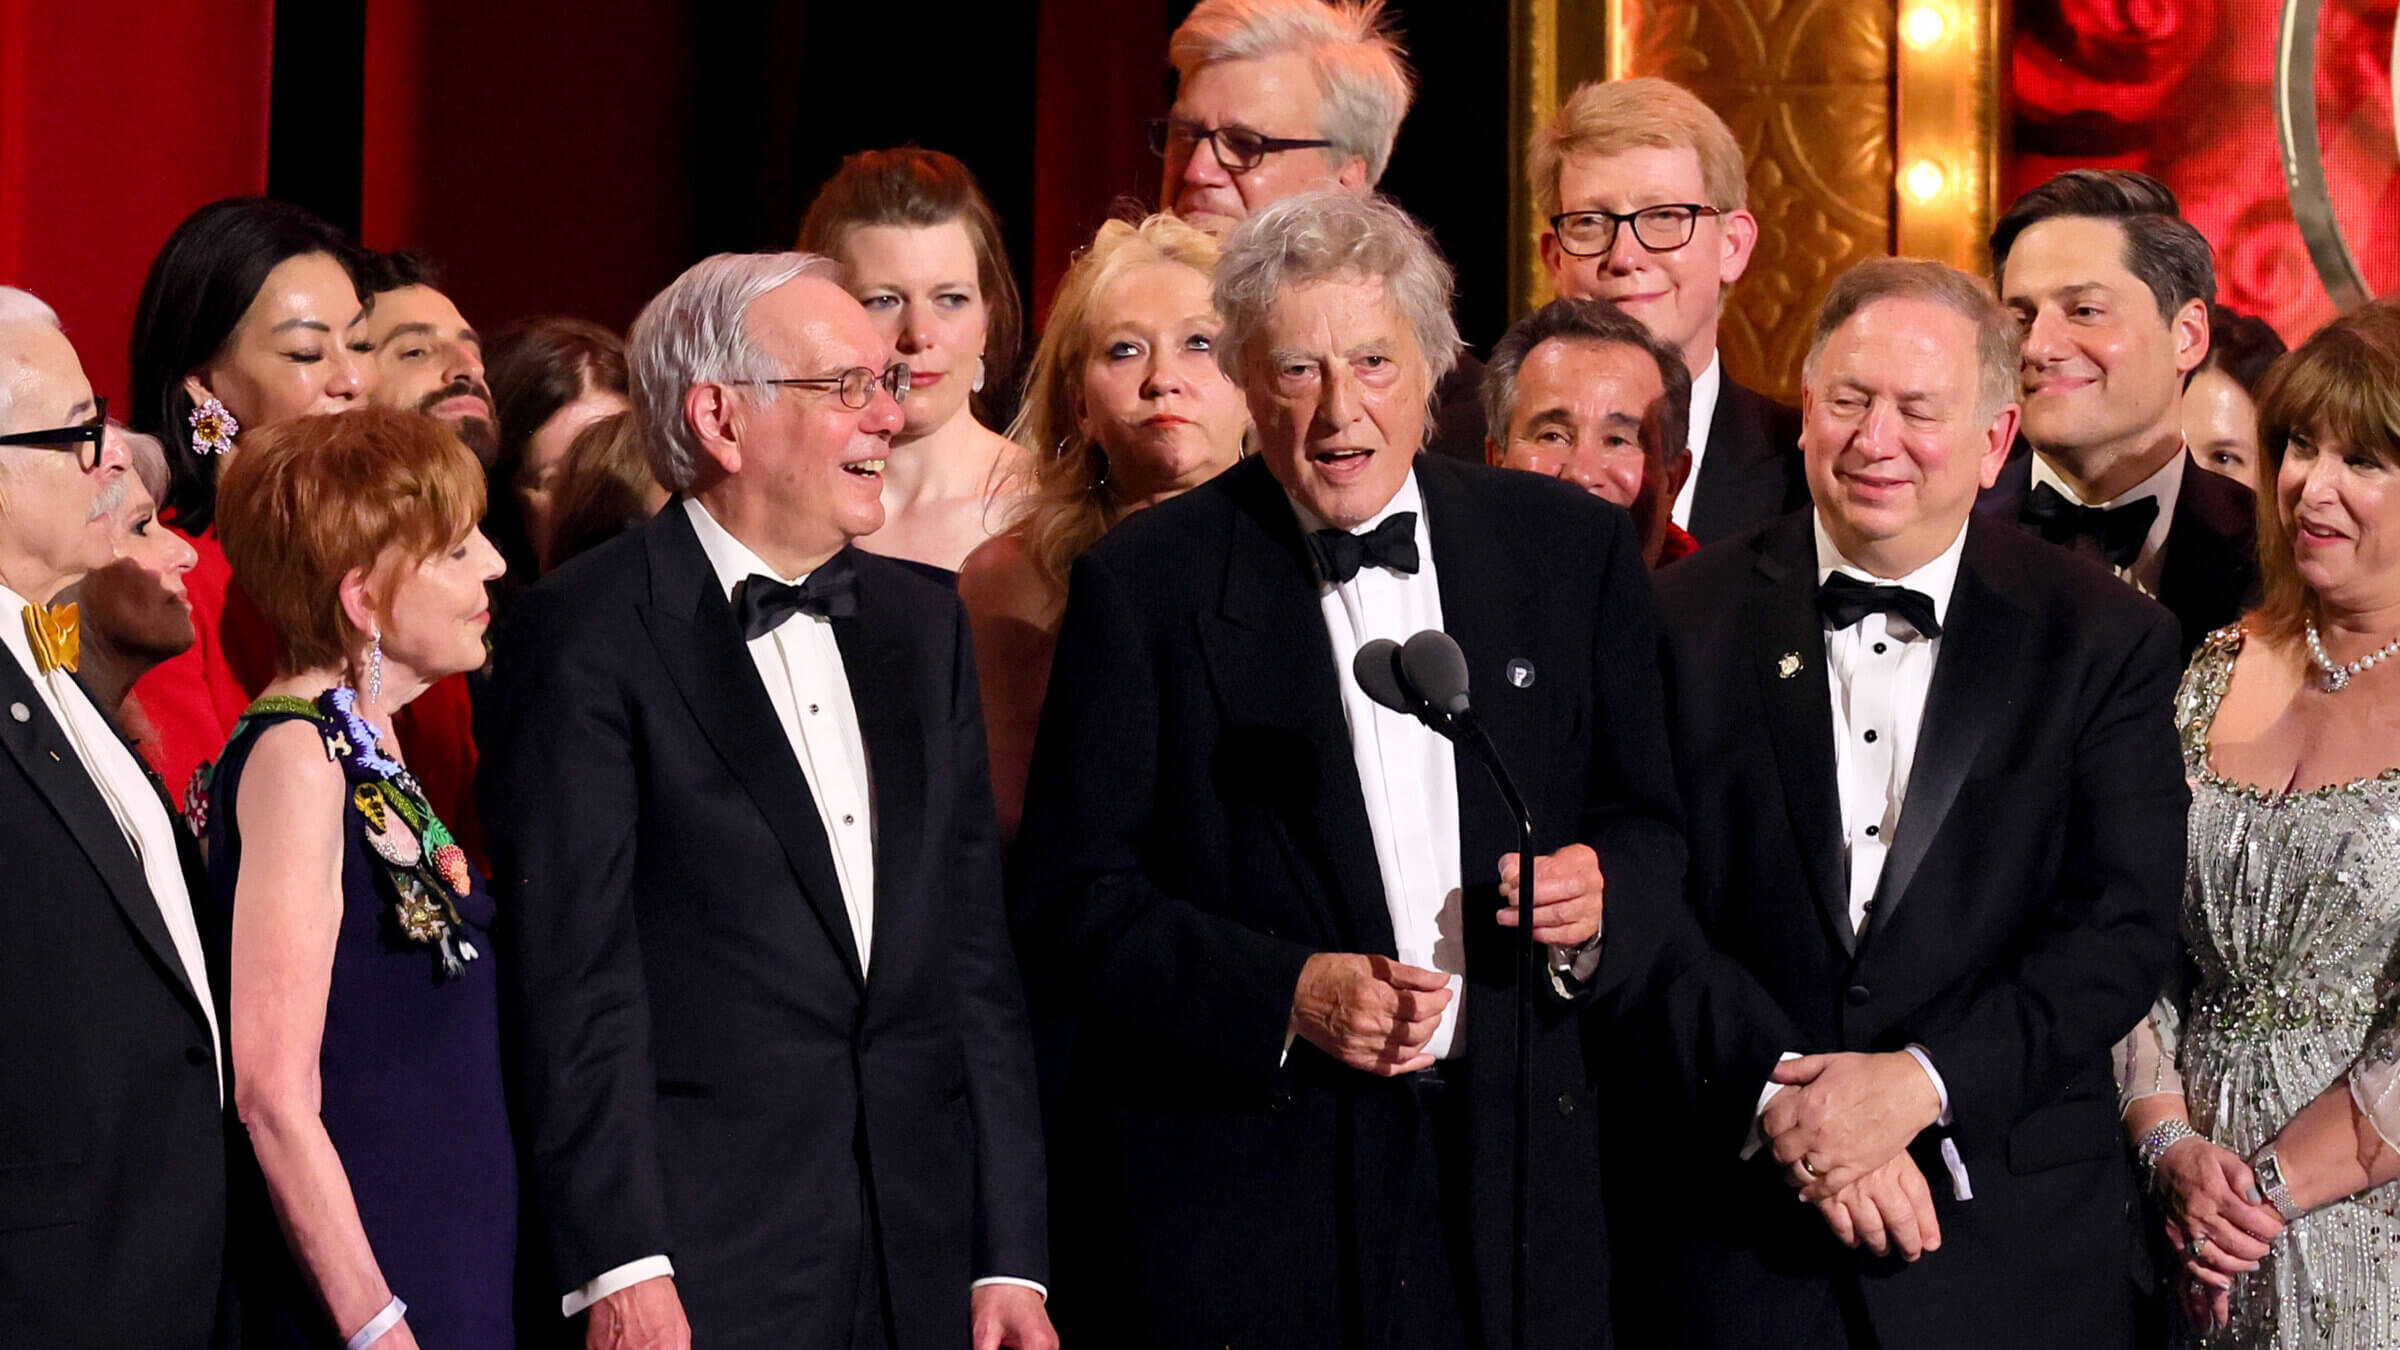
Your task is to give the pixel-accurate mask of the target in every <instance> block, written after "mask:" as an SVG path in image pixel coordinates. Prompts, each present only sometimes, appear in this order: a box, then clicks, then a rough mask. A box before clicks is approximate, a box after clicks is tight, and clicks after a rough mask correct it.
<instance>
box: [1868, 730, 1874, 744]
mask: <svg viewBox="0 0 2400 1350" xmlns="http://www.w3.org/2000/svg"><path fill="white" fill-rule="evenodd" d="M1874 743H1875V733H1874V732H1872V731H1869V732H1868V733H1867V744H1869V745H1873V744H1874Z"/></svg>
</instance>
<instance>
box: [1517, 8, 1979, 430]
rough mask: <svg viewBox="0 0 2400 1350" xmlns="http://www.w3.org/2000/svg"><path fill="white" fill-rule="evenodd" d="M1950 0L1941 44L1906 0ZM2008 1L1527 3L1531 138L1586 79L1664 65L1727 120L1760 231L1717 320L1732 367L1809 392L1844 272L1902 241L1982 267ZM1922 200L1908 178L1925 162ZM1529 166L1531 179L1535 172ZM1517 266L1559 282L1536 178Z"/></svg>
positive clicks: (1531, 276)
mask: <svg viewBox="0 0 2400 1350" xmlns="http://www.w3.org/2000/svg"><path fill="white" fill-rule="evenodd" d="M1937 3H1938V4H1939V5H1941V6H1942V8H1941V9H1940V10H1939V13H1940V14H1941V15H1942V17H1943V18H1944V19H1945V20H1947V25H1946V27H1944V28H1943V30H1942V32H1941V33H1939V34H1936V35H1934V40H1932V41H1930V42H1925V43H1919V42H1917V41H1915V40H1914V39H1919V38H1924V37H1926V36H1927V33H1928V29H1929V27H1930V24H1929V21H1927V20H1926V19H1924V18H1922V17H1921V16H1916V17H1913V26H1911V27H1909V28H1908V29H1907V30H1906V31H1907V32H1908V33H1909V34H1910V35H1911V39H1912V40H1911V41H1909V42H1907V43H1903V42H1902V41H1900V31H1901V29H1902V19H1903V10H1906V11H1908V12H1910V14H1911V15H1912V16H1913V11H1914V10H1917V9H1924V8H1930V7H1931V6H1932V5H1934V4H1937ZM1997 10H1998V6H1997V0H1901V4H1900V6H1898V7H1896V6H1895V5H1894V3H1893V0H1598V2H1595V0H1514V15H1513V22H1514V29H1513V34H1514V39H1515V41H1514V53H1513V55H1514V71H1513V79H1512V89H1513V92H1514V94H1515V96H1516V104H1517V106H1516V130H1517V133H1518V135H1517V145H1518V146H1519V147H1520V150H1521V148H1522V147H1523V146H1524V145H1526V144H1527V143H1528V142H1529V140H1530V138H1531V137H1532V135H1533V134H1534V132H1535V131H1536V130H1537V129H1538V128H1540V127H1541V126H1542V125H1543V124H1544V123H1545V122H1547V121H1548V119H1549V117H1550V116H1551V114H1552V112H1553V111H1554V110H1555V109H1556V108H1557V107H1558V104H1559V101H1560V100H1561V99H1562V98H1564V97H1565V95H1566V94H1567V93H1568V92H1569V91H1571V90H1572V89H1573V88H1574V87H1575V85H1576V84H1578V83H1580V82H1582V81H1584V80H1587V79H1620V78H1624V77H1626V76H1632V75H1662V76H1665V77H1666V78H1668V79H1671V80H1674V81H1676V82H1677V83H1680V84H1682V85H1684V86H1685V87H1687V88H1689V89H1690V90H1692V92H1694V93H1696V94H1698V95H1699V96H1700V98H1701V99H1702V100H1703V101H1704V102H1706V103H1707V104H1708V105H1709V106H1710V107H1712V108H1714V109H1716V110H1717V112H1718V114H1719V115H1720V116H1722V117H1724V119H1725V121H1726V123H1727V124H1728V125H1729V126H1731V127H1732V128H1733V132H1734V135H1735V137H1736V138H1738V139H1739V140H1740V142H1741V145H1742V149H1743V152H1744V153H1745V154H1746V155H1747V156H1748V158H1749V166H1750V210H1751V212H1752V214H1754V215H1756V216H1757V217H1758V223H1759V242H1758V247H1757V249H1756V251H1755V252H1754V253H1753V254H1752V256H1751V259H1750V268H1749V271H1748V272H1747V273H1746V274H1745V275H1744V276H1743V278H1742V280H1741V281H1740V283H1739V284H1737V285H1736V286H1735V287H1734V290H1733V293H1732V295H1731V296H1730V297H1729V299H1728V301H1727V306H1726V314H1725V318H1724V321H1723V323H1722V325H1721V326H1720V328H1719V331H1718V342H1719V345H1720V347H1721V349H1722V350H1723V352H1724V354H1725V362H1726V368H1727V369H1728V370H1729V371H1731V372H1732V374H1733V375H1734V377H1735V378H1737V379H1739V380H1741V381H1742V382H1744V383H1746V384H1749V385H1751V386H1752V387H1754V388H1758V389H1762V390H1765V391H1768V392H1770V393H1772V394H1774V395H1775V396H1776V397H1779V398H1783V399H1787V400H1795V401H1796V400H1797V398H1798V396H1799V383H1800V361H1801V358H1802V357H1803V356H1805V355H1806V354H1807V350H1808V329H1809V322H1810V320H1811V318H1812V317H1813V316H1814V313H1815V310H1816V307H1817V303H1818V301H1819V300H1820V299H1822V298H1823V296H1824V293H1825V288H1826V286H1827V285H1828V284H1830V283H1831V281H1832V279H1833V278H1834V277H1835V276H1836V275H1838V274H1839V273H1840V272H1841V271H1842V269H1844V268H1846V267H1848V266H1849V265H1850V264H1852V263H1854V262H1857V261H1859V260H1861V259H1864V258H1871V257H1877V256H1880V255H1882V254H1886V253H1890V252H1893V251H1895V250H1896V249H1899V248H1902V246H1905V251H1907V252H1911V253H1916V254H1919V255H1923V256H1931V257H1939V258H1943V259H1945V260H1947V261H1950V262H1953V263H1956V264H1958V265H1960V266H1965V267H1970V268H1972V267H1974V266H1976V265H1977V263H1978V259H1979V257H1980V250H1981V239H1982V235H1983V232H1984V231H1985V230H1986V229H1987V228H1988V226H1989V223H1990V220H1991V206H1990V194H1991V192H1992V191H1993V186H1992V184H1993V179H1994V177H1995V175H1994V173H1993V167H1994V161H1995V155H1994V151H1993V147H1994V142H1995V140H1996V135H1997V126H1998V111H1997V107H1996V100H1994V98H1993V97H1992V89H1993V87H1994V80H1995V74H1996V72H1995V70H1994V53H1995V52H1996V51H1997V50H1998V46H1999V44H1998V41H1997V37H1996V33H1997V27H1998V22H1997V19H1996V17H1995V15H1996V14H1997ZM1927 163H1932V164H1936V165H1939V166H1940V168H1941V170H1942V172H1943V175H1944V176H1943V177H1942V180H1941V182H1940V183H1939V184H1938V185H1934V186H1935V190H1934V191H1933V192H1932V193H1930V194H1924V195H1918V194H1914V193H1912V192H1911V191H1910V189H1909V187H1908V186H1907V185H1904V184H1903V182H1902V181H1901V177H1900V175H1901V174H1903V173H1904V172H1905V170H1906V169H1907V168H1909V167H1911V166H1919V173H1918V176H1917V178H1916V179H1915V180H1914V183H1915V186H1917V187H1925V186H1928V185H1930V184H1931V179H1930V177H1929V176H1928V175H1929V172H1930V171H1929V170H1926V169H1924V168H1923V167H1921V166H1922V165H1924V164H1927ZM1520 176H1521V175H1520ZM1515 202H1516V216H1517V226H1518V228H1517V238H1518V243H1517V253H1516V254H1515V255H1514V265H1513V274H1514V275H1515V276H1516V277H1517V278H1518V282H1519V287H1520V289H1519V298H1520V300H1521V301H1522V302H1523V305H1524V307H1526V308H1530V307H1532V306H1533V305H1536V304H1539V303H1540V302H1541V301H1542V300H1543V299H1545V298H1547V296H1548V294H1549V283H1548V280H1547V278H1546V277H1544V276H1543V274H1542V271H1541V265H1540V260H1539V258H1538V257H1537V256H1536V255H1535V250H1534V248H1533V244H1534V241H1535V240H1536V239H1537V238H1538V237H1539V234H1540V231H1541V228H1542V227H1541V224H1540V222H1538V221H1536V220H1534V219H1533V208H1532V202H1531V194H1530V191H1529V190H1528V188H1527V186H1526V185H1525V184H1524V183H1522V182H1519V183H1518V184H1517V186H1516V197H1515Z"/></svg>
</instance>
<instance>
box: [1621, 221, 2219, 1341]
mask: <svg viewBox="0 0 2400 1350" xmlns="http://www.w3.org/2000/svg"><path fill="white" fill-rule="evenodd" d="M2016 363H2017V334H2016V327H2015V325H2014V324H2013V323H2012V322H2011V321H2010V319H2009V316H2008V314H2007V312H2006V311H2004V310H2003V309H2001V307H2000V305H1999V304H1998V303H1997V301H1996V300H1995V299H1994V298H1993V296H1992V293H1991V290H1990V288H1989V287H1988V286H1986V285H1985V284H1984V283H1983V282H1982V281H1980V280H1979V279H1977V278H1975V277H1971V276H1968V275H1967V274H1965V273H1963V272H1960V271H1958V270H1957V269H1955V268H1951V267H1948V266H1946V265H1944V264H1941V263H1936V262H1923V261H1916V260H1909V259H1896V258H1886V259H1877V260H1874V261H1870V262H1864V263H1860V264H1859V265H1857V266H1856V267H1853V268H1851V269H1850V270H1849V271H1848V272H1845V273H1844V274H1843V275H1842V276H1841V277H1840V278H1838V279H1836V281H1835V282H1834V284H1833V288H1832V290H1831V292H1830V293H1829V294H1828V295H1827V297H1826V300H1825V304H1824V307H1823V309H1822V310H1821V311H1820V312H1819V314H1818V318H1817V323H1816V333H1815V341H1814V345H1813V346H1812V347H1811V348H1810V351H1809V354H1808V359H1807V361H1806V363H1805V364H1804V366H1803V368H1802V378H1803V385H1802V415H1803V419H1804V421H1803V429H1802V432H1801V438H1800V444H1801V449H1802V452H1803V454H1804V456H1805V458H1806V463H1807V467H1808V476H1809V486H1810V489H1811V494H1812V496H1813V498H1814V503H1815V505H1814V508H1813V509H1812V510H1809V511H1802V512H1795V513H1793V514H1792V515H1789V516H1786V517H1784V518H1783V519H1782V520H1780V521H1777V522H1775V523H1774V524H1771V525H1769V526H1768V527H1766V528H1765V529H1763V530H1761V531H1759V532H1756V533H1754V534H1752V535H1750V536H1748V537H1746V538H1743V539H1740V540H1736V541H1733V542H1730V543H1727V544H1725V545H1722V546H1719V547H1715V548H1705V549H1702V550H1701V551H1700V552H1699V553H1698V554H1697V555H1695V556H1694V557H1692V558H1691V559H1689V560H1687V561H1685V562H1682V563H1679V564H1677V565H1676V566H1674V567H1671V568H1669V569H1667V570H1666V571H1665V572H1663V573H1661V574H1660V576H1659V588H1658V589H1659V608H1660V612H1661V613H1662V614H1664V615H1665V616H1666V623H1665V629H1666V640H1665V642H1664V644H1663V645H1662V658H1663V665H1664V674H1665V681H1666V688H1667V691H1668V696H1667V702H1668V718H1667V722H1668V728H1669V732H1670V734H1671V736H1672V739H1673V747H1674V755H1675V767H1676V773H1677V778H1678V780H1679V783H1680V786H1681V788H1682V793H1683V805H1684V828H1685V831H1686V833H1687V835H1688V837H1689V839H1690V843H1691V852H1690V858H1691V869H1690V873H1689V877H1688V881H1687V884H1686V896H1687V899H1688V903H1689V905H1690V910H1691V914H1692V917H1693V918H1695V919H1696V920H1697V922H1698V923H1699V925H1700V928H1701V930H1702V932H1703V934H1704V935H1705V938H1706V940H1707V947H1706V948H1705V949H1704V958H1703V959H1695V960H1694V961H1692V962H1690V963H1688V969H1689V970H1691V971H1692V972H1694V975H1693V977H1692V978H1688V979H1685V980H1682V981H1678V982H1677V984H1676V986H1675V988H1674V989H1673V990H1672V991H1671V997H1670V999H1669V1000H1668V1002H1667V1003H1666V1004H1665V1005H1664V1007H1665V1009H1666V1011H1667V1017H1668V1023H1669V1025H1670V1027H1671V1028H1672V1032H1671V1034H1670V1035H1669V1037H1668V1038H1667V1041H1666V1043H1665V1046H1664V1047H1663V1048H1664V1049H1665V1050H1666V1052H1667V1053H1666V1054H1665V1055H1664V1056H1663V1057H1662V1059H1661V1061H1660V1063H1659V1065H1658V1067H1657V1070H1656V1073H1657V1077H1656V1079H1654V1080H1653V1081H1654V1082H1657V1083H1660V1084H1665V1085H1672V1088H1671V1092H1672V1095H1675V1096H1680V1097H1683V1098H1685V1099H1687V1101H1691V1100H1695V1099H1696V1108H1697V1109H1696V1111H1682V1112H1675V1113H1672V1114H1662V1115H1661V1116H1660V1117H1659V1118H1658V1119H1656V1120H1655V1121H1649V1122H1645V1125H1644V1127H1643V1128H1636V1129H1633V1130H1629V1131H1623V1132H1621V1133H1622V1134H1623V1135H1624V1136H1625V1137H1623V1138H1620V1139H1618V1140H1617V1141H1616V1143H1615V1147H1617V1148H1623V1149H1627V1150H1632V1151H1635V1152H1636V1154H1637V1156H1640V1157H1642V1158H1643V1159H1644V1160H1645V1166H1643V1167H1642V1168H1640V1169H1638V1170H1632V1169H1629V1179H1630V1180H1632V1181H1634V1182H1635V1183H1637V1184H1636V1185H1635V1186H1634V1187H1632V1188H1631V1189H1632V1190H1633V1192H1634V1193H1633V1194H1630V1195H1627V1194H1623V1193H1621V1194H1620V1196H1619V1199H1620V1200H1621V1201H1625V1202H1628V1203H1629V1204H1630V1205H1631V1207H1632V1209H1633V1210H1634V1211H1635V1212H1638V1213H1641V1214H1644V1215H1646V1216H1649V1217H1650V1218H1652V1219H1654V1220H1655V1221H1656V1226H1655V1228H1654V1229H1653V1230H1652V1231H1650V1232H1649V1233H1648V1234H1647V1235H1646V1236H1647V1237H1648V1238H1649V1240H1648V1241H1645V1242H1644V1243H1643V1244H1641V1246H1640V1247H1639V1248H1638V1249H1629V1248H1620V1251H1621V1252H1623V1254H1624V1255H1625V1257H1626V1258H1627V1259H1626V1263H1625V1265H1624V1266H1623V1267H1621V1269H1620V1279H1621V1280H1623V1281H1624V1282H1625V1284H1626V1285H1627V1287H1637V1288H1640V1289H1642V1290H1644V1291H1645V1293H1646V1294H1648V1295H1649V1297H1648V1298H1647V1299H1645V1300H1640V1301H1626V1302H1624V1303H1622V1304H1621V1305H1620V1311H1621V1312H1623V1313H1624V1314H1625V1315H1626V1316H1627V1317H1629V1318H1633V1319H1638V1320H1636V1321H1634V1322H1629V1323H1628V1324H1627V1325H1626V1326H1625V1327H1624V1331H1625V1334H1626V1336H1627V1339H1628V1340H1629V1341H1633V1342H1634V1343H1638V1344H1642V1345H1671V1346H1698V1347H1723V1350H1737V1348H1738V1350H1749V1347H1753V1346H1761V1345H1775V1346H1790V1347H1797V1348H1798V1350H1863V1348H1866V1347H1875V1346H1930V1345H1939V1346H1945V1347H1959V1348H1960V1350H2016V1347H2020V1346H2033V1345H2039V1346H2124V1345H2130V1344H2132V1343H2133V1326H2134V1323H2133V1315H2134V1287H2135V1286H2134V1259H2135V1255H2136V1253H2137V1252H2138V1251H2139V1250H2140V1247H2139V1243H2140V1234H2139V1232H2138V1231H2137V1228H2136V1225H2137V1223H2138V1217H2137V1216H2138V1213H2139V1210H2138V1207H2137V1206H2136V1205H2135V1203H2134V1199H2135V1195H2136V1188H2135V1186H2134V1180H2133V1173H2132V1167H2131V1160H2130V1159H2129V1158H2127V1157H2126V1150H2125V1146H2124V1140H2123V1138H2122V1136H2121V1135H2120V1134H2119V1133H2118V1130H2117V1109H2116V1102H2117V1097H2116V1079H2115V1076H2114V1074H2113V1072H2112V1066H2111V1061H2110V1048H2111V1047H2112V1046H2114V1045H2115V1044H2116V1043H2117V1041H2118V1040H2119V1039H2120V1038H2121V1037H2123V1036H2124V1035H2125V1033H2126V1032H2127V1031H2129V1030H2131V1029H2132V1027H2133V1025H2134V1023H2135V1022H2137V1021H2138V1020H2140V1019H2141V1017H2142V1016H2143V1015H2144V1014H2145V1013H2146V1012H2147V1011H2148V1009H2149V1007H2150V1003H2151V1000H2152V999H2153V998H2154V997H2155V996H2156V994H2157V992H2158V987H2159V982H2160V981H2161V980H2162V979H2163V978H2165V976H2166V973H2167V970H2168V967H2169V966H2170V964H2171V963H2172V961H2173V960H2174V953H2175V915H2176V900H2177V896H2178V893H2179V891H2180V888H2181V884H2182V878H2183V857H2184V812H2185V807H2186V805H2187V802H2188V794H2187V793H2186V791H2185V787H2184V778H2183V764H2182V759H2181V756H2180V754H2179V753H2178V750H2177V743H2176V734H2175V725H2174V720H2173V706H2172V705H2173V701H2174V694H2175V685H2176V678H2177V676H2178V675H2179V673H2180V672H2181V670H2182V663H2181V661H2180V660H2179V659H2178V655H2177V651H2176V640H2175V624H2174V620H2173V618H2172V617H2171V616H2170V615H2169V614H2168V613H2167V612H2166V611H2165V610H2164V609H2162V608H2160V607H2159V606H2158V605H2156V604H2154V603H2152V602H2151V601H2149V600H2146V599H2144V598H2142V597H2141V596H2139V595H2137V594H2135V593H2134V591H2133V590H2132V589H2131V588H2129V587H2126V586H2122V585H2118V584H2116V583H2115V582H2113V581H2112V580H2111V579H2110V578H2109V576H2108V574H2107V573H2106V572H2104V571H2102V570H2100V569H2099V568H2097V567H2094V566H2092V565H2091V564H2089V563H2088V562H2085V561H2083V560H2081V559H2078V558H2075V557H2072V556H2070V555H2068V554H2067V553H2065V552H2063V551H2061V550H2059V549H2055V548H2051V547H2050V546H2048V545H2046V544H2043V543H2041V542H2039V541H2037V540H2035V539H2033V538H2031V537H2030V536H2028V535H2026V534H2025V533H2024V532H2023V531H2020V530H2018V529H2016V528H2015V527H2014V526H2012V525H2009V524H2006V523H2002V522H1995V521H1989V520H1983V519H1978V518H1974V516H1973V511H1974V505H1975V497H1976V493H1977V491H1978V490H1979V489H1981V488H1983V487H1985V486H1988V485H1989V484H1990V483H1991V481H1992V480H1993V478H1994V477H1995V476H1996V475H1997V474H1998V473H1999V472H2000V468H2001V465H2002V464H2003V462H2005V460H2006V459H2007V457H2008V449H2009V445H2010V442H2011V441H2012V440H2014V438H2015V435H2016V427H2017V381H2016ZM1611 917H1612V919H1613V917H1614V916H1613V913H1612V916H1611ZM1613 940H1614V933H1613V924H1612V933H1611V941H1613ZM1645 1136H1646V1137H1645ZM1795 1190H1796V1191H1798V1192H1799V1195H1800V1198H1801V1199H1802V1200H1803V1201H1806V1202H1808V1203H1806V1204H1794V1203H1793V1199H1792V1196H1793V1192H1794V1191H1795ZM1651 1319H1655V1321H1654V1322H1653V1321H1652V1320H1651Z"/></svg>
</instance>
